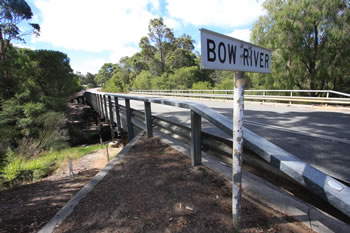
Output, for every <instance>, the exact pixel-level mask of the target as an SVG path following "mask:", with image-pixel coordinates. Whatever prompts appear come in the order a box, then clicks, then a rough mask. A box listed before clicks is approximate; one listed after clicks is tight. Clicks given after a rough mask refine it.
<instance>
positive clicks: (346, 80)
mask: <svg viewBox="0 0 350 233" xmlns="http://www.w3.org/2000/svg"><path fill="white" fill-rule="evenodd" d="M263 6H264V8H265V9H266V11H267V14H266V15H264V16H261V17H260V18H259V20H258V22H257V23H256V24H255V25H254V27H253V31H252V40H253V42H255V43H257V44H259V45H261V46H264V47H267V48H270V49H273V51H274V52H273V56H272V59H273V60H272V75H264V78H263V79H261V80H258V78H259V77H260V76H262V75H253V76H252V82H253V85H254V86H255V87H257V88H258V87H263V88H274V89H275V88H279V89H310V90H311V89H313V90H322V89H330V90H338V91H344V92H349V91H350V67H349V65H348V64H349V62H350V47H349V43H350V24H349V23H350V11H349V1H345V0H307V1H306V0H304V1H287V0H267V1H266V2H265V3H264V4H263Z"/></svg>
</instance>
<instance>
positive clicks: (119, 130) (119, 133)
mask: <svg viewBox="0 0 350 233" xmlns="http://www.w3.org/2000/svg"><path fill="white" fill-rule="evenodd" d="M114 109H115V115H116V119H117V131H118V135H121V133H122V126H121V124H120V110H119V102H118V97H114Z"/></svg>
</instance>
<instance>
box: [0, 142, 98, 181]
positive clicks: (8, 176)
mask: <svg viewBox="0 0 350 233" xmlns="http://www.w3.org/2000/svg"><path fill="white" fill-rule="evenodd" d="M98 149H100V145H92V146H87V147H73V148H67V149H63V150H57V151H52V152H45V153H42V154H40V155H39V156H37V157H34V158H33V157H32V158H30V159H25V158H21V157H20V156H19V155H16V154H15V153H14V152H13V151H12V150H11V149H8V152H7V153H6V157H5V159H6V165H5V166H4V167H3V168H1V167H0V181H1V183H3V184H5V185H7V186H9V187H12V186H14V185H17V184H20V183H21V182H23V181H32V180H36V179H41V178H43V177H46V176H48V175H49V174H50V173H51V172H53V171H54V170H55V169H56V168H57V167H59V166H60V164H61V163H62V162H63V161H64V160H65V159H66V158H67V157H68V156H69V157H70V158H72V159H73V160H74V159H79V158H81V157H82V156H84V155H87V154H89V153H92V152H95V151H97V150H98Z"/></svg>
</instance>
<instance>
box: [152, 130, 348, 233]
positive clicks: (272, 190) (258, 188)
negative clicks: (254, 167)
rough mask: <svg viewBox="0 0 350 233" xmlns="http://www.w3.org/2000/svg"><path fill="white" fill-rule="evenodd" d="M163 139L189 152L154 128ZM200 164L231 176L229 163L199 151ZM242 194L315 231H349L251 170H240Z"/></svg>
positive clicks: (344, 224) (339, 222)
mask: <svg viewBox="0 0 350 233" xmlns="http://www.w3.org/2000/svg"><path fill="white" fill-rule="evenodd" d="M154 134H155V136H158V137H159V138H160V139H161V140H162V141H163V142H164V143H166V144H168V145H169V146H171V147H173V148H174V149H176V150H177V151H179V152H182V153H183V154H185V155H187V156H190V155H191V148H190V147H189V146H187V145H185V144H184V143H181V142H179V141H177V140H175V139H173V138H171V137H170V136H168V135H166V134H164V133H161V132H160V131H158V130H157V131H155V132H154ZM202 164H203V165H204V166H206V167H208V168H210V169H212V170H214V171H216V172H218V173H220V174H222V175H224V176H225V177H226V178H227V179H229V180H232V168H231V166H230V165H228V164H226V163H223V162H221V161H219V160H217V159H216V158H215V157H213V156H211V155H208V154H206V153H203V152H202ZM242 186H243V195H244V196H245V197H246V198H247V199H248V200H252V201H253V202H254V203H258V204H259V203H260V204H261V205H262V206H263V207H265V208H266V207H267V208H269V209H271V210H272V211H273V212H274V213H276V214H277V215H281V214H285V215H287V216H289V217H292V218H294V219H295V220H297V221H298V222H300V223H301V224H304V225H305V226H306V227H308V228H311V229H312V230H314V231H316V232H350V226H349V225H348V224H346V223H344V222H342V221H340V220H338V219H336V218H334V217H332V216H330V215H328V214H327V213H325V212H323V211H321V210H319V209H317V208H316V207H314V206H312V205H310V204H308V203H305V202H303V201H301V200H299V199H296V198H294V197H292V196H291V195H289V194H288V193H287V192H285V191H282V190H280V189H279V188H277V187H275V186H274V185H272V184H271V183H269V182H267V181H265V180H263V179H262V178H260V177H257V176H255V175H253V174H251V173H248V172H244V171H243V180H242Z"/></svg>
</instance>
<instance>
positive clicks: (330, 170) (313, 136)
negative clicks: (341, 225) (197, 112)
mask: <svg viewBox="0 0 350 233" xmlns="http://www.w3.org/2000/svg"><path fill="white" fill-rule="evenodd" d="M177 100H179V99H178V98H177ZM186 101H191V102H199V103H203V104H206V105H207V106H209V107H211V108H213V109H214V110H216V111H217V112H219V113H221V114H223V115H225V116H227V117H228V118H230V119H232V115H233V114H232V113H233V110H232V106H233V104H232V101H231V102H230V101H217V100H195V99H190V100H189V99H187V100H186ZM121 104H123V101H121ZM131 107H132V108H135V109H139V110H143V103H142V102H137V101H131ZM152 114H154V115H156V116H159V117H164V118H166V119H168V120H172V121H174V122H177V123H183V124H185V125H187V126H190V112H189V110H187V109H181V108H175V107H170V106H165V105H159V104H152ZM244 115H245V121H244V127H246V128H248V129H249V130H251V131H253V132H254V133H256V134H258V135H259V136H261V137H264V138H266V139H267V140H269V141H270V142H272V143H274V144H276V145H278V146H279V147H281V148H283V149H284V150H286V151H288V152H290V153H292V154H294V155H295V156H297V157H299V158H300V159H302V160H304V161H306V162H308V163H309V164H311V165H312V166H314V167H316V168H318V169H319V170H321V171H322V172H324V173H326V174H328V175H331V176H333V177H335V178H337V179H340V180H343V181H346V182H348V183H350V169H349V167H350V111H330V110H327V109H320V108H318V109H313V108H310V107H303V106H300V105H290V106H289V105H281V104H260V103H249V102H245V111H244ZM202 130H203V131H206V132H209V133H212V134H215V135H218V136H221V137H225V138H231V137H232V136H229V135H226V134H225V133H224V132H222V131H221V130H219V129H217V128H216V127H214V126H213V125H212V124H211V123H209V122H206V121H203V123H202Z"/></svg>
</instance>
